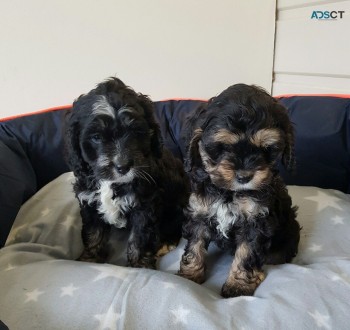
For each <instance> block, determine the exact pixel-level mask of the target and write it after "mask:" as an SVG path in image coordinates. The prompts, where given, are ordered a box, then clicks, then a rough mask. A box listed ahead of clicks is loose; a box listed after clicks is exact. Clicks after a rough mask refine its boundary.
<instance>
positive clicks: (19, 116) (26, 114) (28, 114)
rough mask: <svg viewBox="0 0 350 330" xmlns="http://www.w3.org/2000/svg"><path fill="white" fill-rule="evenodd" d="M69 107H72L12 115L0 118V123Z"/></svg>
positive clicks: (69, 105)
mask: <svg viewBox="0 0 350 330" xmlns="http://www.w3.org/2000/svg"><path fill="white" fill-rule="evenodd" d="M71 107H72V105H71V104H67V105H61V106H58V107H52V108H48V109H42V110H38V111H33V112H28V113H22V114H19V115H14V116H9V117H5V118H0V122H4V121H8V120H12V119H17V118H22V117H27V116H31V115H40V114H41V113H47V112H51V111H58V110H65V109H70V108H71Z"/></svg>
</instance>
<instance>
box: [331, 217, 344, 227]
mask: <svg viewBox="0 0 350 330" xmlns="http://www.w3.org/2000/svg"><path fill="white" fill-rule="evenodd" d="M343 219H344V218H343V217H340V216H339V215H336V216H335V217H333V218H332V219H331V220H332V222H333V223H334V224H335V225H339V224H340V225H343V224H344V221H343Z"/></svg>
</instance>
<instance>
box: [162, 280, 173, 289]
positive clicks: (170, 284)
mask: <svg viewBox="0 0 350 330" xmlns="http://www.w3.org/2000/svg"><path fill="white" fill-rule="evenodd" d="M162 284H163V287H164V289H175V284H174V283H173V282H166V281H164V282H162Z"/></svg>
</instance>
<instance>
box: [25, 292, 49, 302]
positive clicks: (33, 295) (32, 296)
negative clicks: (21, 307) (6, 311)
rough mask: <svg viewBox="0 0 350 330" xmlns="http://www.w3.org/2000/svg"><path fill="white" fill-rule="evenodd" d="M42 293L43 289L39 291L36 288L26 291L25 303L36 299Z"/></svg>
mask: <svg viewBox="0 0 350 330" xmlns="http://www.w3.org/2000/svg"><path fill="white" fill-rule="evenodd" d="M43 293H45V291H40V290H39V289H38V288H36V289H34V290H33V291H29V292H27V293H26V296H27V299H26V300H25V303H27V302H29V301H38V297H39V296H40V295H42V294H43Z"/></svg>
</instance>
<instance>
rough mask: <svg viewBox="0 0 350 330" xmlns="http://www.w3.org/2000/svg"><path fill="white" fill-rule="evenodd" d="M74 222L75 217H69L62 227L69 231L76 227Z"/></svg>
mask: <svg viewBox="0 0 350 330" xmlns="http://www.w3.org/2000/svg"><path fill="white" fill-rule="evenodd" d="M73 220H74V217H72V216H71V215H67V216H66V219H65V220H64V221H63V222H61V225H62V226H64V227H65V229H66V230H69V228H71V227H75V225H74V224H73Z"/></svg>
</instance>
